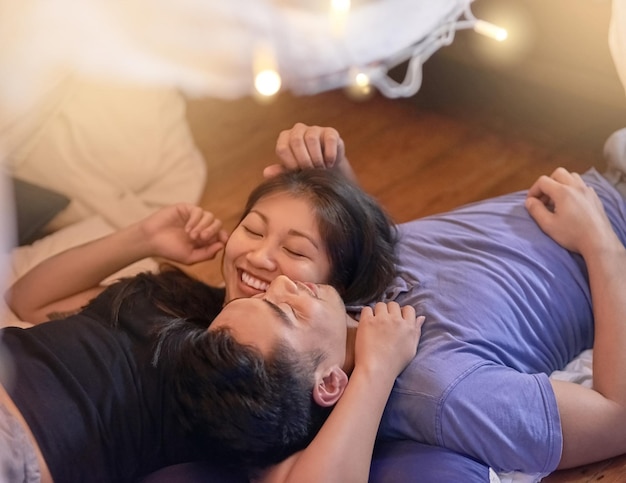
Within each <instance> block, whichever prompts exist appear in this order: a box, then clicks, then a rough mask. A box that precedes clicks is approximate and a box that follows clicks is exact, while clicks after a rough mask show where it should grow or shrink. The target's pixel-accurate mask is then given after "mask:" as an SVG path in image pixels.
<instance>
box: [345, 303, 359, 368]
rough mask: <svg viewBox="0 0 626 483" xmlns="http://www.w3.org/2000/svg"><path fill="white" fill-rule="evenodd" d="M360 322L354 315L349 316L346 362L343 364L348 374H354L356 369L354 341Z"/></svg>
mask: <svg viewBox="0 0 626 483" xmlns="http://www.w3.org/2000/svg"><path fill="white" fill-rule="evenodd" d="M358 325H359V324H358V322H357V321H356V320H355V319H353V318H352V317H350V316H348V332H347V337H346V362H345V363H344V365H343V370H344V371H345V373H346V374H348V376H349V375H350V374H352V371H353V370H354V343H355V341H356V329H357V327H358Z"/></svg>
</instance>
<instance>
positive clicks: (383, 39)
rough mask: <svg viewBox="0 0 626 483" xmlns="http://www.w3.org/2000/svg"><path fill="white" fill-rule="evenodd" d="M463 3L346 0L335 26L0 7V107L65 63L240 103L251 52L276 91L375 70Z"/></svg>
mask: <svg viewBox="0 0 626 483" xmlns="http://www.w3.org/2000/svg"><path fill="white" fill-rule="evenodd" d="M471 1H472V0H437V1H432V0H361V1H359V0H353V1H352V9H351V11H350V12H349V14H348V15H347V16H346V17H345V19H341V18H338V17H341V15H339V16H337V15H335V16H333V15H330V14H329V10H328V6H329V5H330V2H326V1H323V2H322V1H317V0H229V1H224V0H88V1H80V0H55V1H54V2H41V1H39V0H21V1H19V2H15V1H13V0H0V12H1V14H0V78H1V79H3V88H2V92H0V104H6V105H9V104H11V105H13V106H16V105H17V106H18V107H19V106H21V105H23V104H24V103H27V102H28V99H30V98H32V97H33V94H34V93H38V92H40V91H41V89H42V88H47V87H48V86H49V85H50V83H51V82H52V80H54V79H55V78H56V76H57V75H58V69H59V68H60V67H61V68H65V67H68V66H69V68H70V69H72V70H76V71H79V72H82V73H84V74H88V75H90V76H95V77H99V78H108V79H121V80H122V81H123V82H141V83H151V84H157V85H166V86H178V87H180V88H183V89H184V90H185V91H186V92H187V93H193V94H197V95H209V96H214V97H222V98H233V97H241V96H245V95H250V94H252V93H253V75H252V74H253V70H254V69H253V68H254V59H255V52H256V51H257V49H258V48H259V47H261V46H262V45H264V46H269V47H270V48H271V50H273V51H274V52H275V55H276V58H275V59H274V60H275V62H276V65H277V66H278V68H279V71H280V73H281V75H282V77H283V79H284V87H285V88H287V89H290V90H295V91H298V90H300V89H302V87H303V86H305V84H306V85H308V86H309V87H310V86H312V84H307V83H309V82H310V81H311V80H312V77H313V76H326V75H330V74H334V73H336V72H338V71H348V70H349V69H350V68H351V67H354V66H355V64H356V66H357V67H361V66H362V65H364V64H369V63H374V62H381V61H383V62H384V60H385V59H387V58H389V57H392V56H393V55H395V54H396V53H397V51H398V50H399V49H404V48H406V47H408V46H409V45H411V44H414V43H417V42H419V41H421V40H422V39H424V38H425V37H426V36H427V35H428V34H429V33H431V32H432V31H433V30H434V29H436V28H437V27H438V26H439V25H441V24H442V23H443V22H445V21H447V20H450V17H451V16H452V17H455V16H457V17H458V16H459V15H461V14H462V12H463V10H464V9H465V8H466V7H467V6H468V5H469V4H470V3H471ZM333 87H334V86H333ZM317 88H318V89H319V88H325V87H324V86H321V87H320V86H317Z"/></svg>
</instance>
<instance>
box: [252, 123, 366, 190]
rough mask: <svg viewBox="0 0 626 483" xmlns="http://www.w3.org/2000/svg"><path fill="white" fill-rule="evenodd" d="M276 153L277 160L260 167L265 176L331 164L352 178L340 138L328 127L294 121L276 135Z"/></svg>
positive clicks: (327, 166) (352, 174)
mask: <svg viewBox="0 0 626 483" xmlns="http://www.w3.org/2000/svg"><path fill="white" fill-rule="evenodd" d="M276 155H277V156H278V159H279V161H280V162H279V163H277V164H273V165H271V166H268V167H266V168H265V169H264V170H263V175H264V176H265V177H266V178H269V177H272V176H275V175H276V174H278V173H281V172H283V171H289V170H298V169H309V168H320V169H330V168H335V169H337V170H339V171H340V172H341V173H343V174H344V175H345V176H347V177H349V178H351V179H354V173H353V172H352V168H351V167H350V163H349V162H348V159H347V158H346V151H345V146H344V142H343V139H341V136H340V135H339V133H338V132H337V130H336V129H333V128H332V127H320V126H308V125H306V124H302V123H296V124H295V125H294V126H293V127H292V128H291V129H287V130H285V131H282V132H281V133H280V134H279V135H278V140H277V141H276Z"/></svg>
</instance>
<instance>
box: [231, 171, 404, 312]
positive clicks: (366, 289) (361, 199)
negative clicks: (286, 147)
mask: <svg viewBox="0 0 626 483" xmlns="http://www.w3.org/2000/svg"><path fill="white" fill-rule="evenodd" d="M274 193H287V194H290V195H292V196H294V197H297V198H305V199H307V200H309V201H310V202H311V204H312V206H313V207H314V209H315V213H316V217H317V221H318V224H319V230H320V236H321V238H322V240H323V242H324V243H325V246H326V250H327V253H328V255H329V258H330V263H331V277H330V280H329V282H328V283H329V284H330V285H332V286H333V287H335V289H337V291H338V292H339V294H340V295H341V297H342V298H343V300H344V302H345V303H346V304H347V305H356V304H360V303H368V302H373V301H375V300H378V299H380V297H381V295H382V294H383V293H384V291H385V289H386V288H387V287H388V286H389V284H390V283H391V281H392V280H393V278H394V276H395V270H396V251H395V245H396V240H397V233H396V228H395V225H394V224H393V222H392V221H391V219H390V217H389V216H388V215H387V214H386V213H385V211H384V210H383V209H382V207H381V206H380V205H379V203H378V202H377V201H376V200H375V199H374V198H372V197H371V196H369V195H368V194H367V193H365V192H364V191H363V190H362V189H361V188H359V187H358V186H357V185H356V184H354V183H353V182H351V181H350V180H348V179H347V178H345V177H344V176H342V175H340V174H339V173H338V172H336V171H335V170H323V169H307V170H302V171H288V172H285V173H282V174H279V175H277V176H275V177H273V178H270V179H268V180H266V181H265V182H263V183H261V184H260V185H259V186H257V187H256V188H255V189H254V190H253V191H252V193H250V196H249V197H248V201H247V203H246V206H245V209H244V212H243V215H242V217H241V220H243V219H244V218H245V217H246V215H247V214H248V213H249V212H250V210H251V209H252V208H253V207H254V205H255V204H256V203H258V202H259V201H260V200H261V199H263V198H265V197H266V196H269V195H271V194H274ZM241 220H240V221H241Z"/></svg>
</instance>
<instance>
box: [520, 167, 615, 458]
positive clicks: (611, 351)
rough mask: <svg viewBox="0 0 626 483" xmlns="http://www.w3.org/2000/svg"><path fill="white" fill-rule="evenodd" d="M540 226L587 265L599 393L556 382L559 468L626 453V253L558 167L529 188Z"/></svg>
mask: <svg viewBox="0 0 626 483" xmlns="http://www.w3.org/2000/svg"><path fill="white" fill-rule="evenodd" d="M527 208H528V210H529V212H530V214H531V215H532V216H533V218H534V219H535V220H536V221H537V223H538V224H539V226H540V227H541V228H542V229H543V230H544V231H545V232H546V233H547V234H548V235H550V236H551V237H552V238H553V239H554V240H555V241H556V242H558V243H559V244H560V245H562V246H563V247H565V248H567V249H568V250H571V251H573V252H577V253H579V254H580V255H582V257H583V258H584V260H585V263H586V265H587V269H588V273H589V285H590V289H591V298H592V303H593V315H594V322H595V330H594V335H595V340H594V345H593V349H594V350H593V389H587V388H584V387H582V386H579V385H577V384H571V383H567V382H559V381H553V383H552V384H553V387H554V391H555V394H556V399H557V404H558V407H559V413H560V416H561V424H562V428H563V454H562V457H561V463H560V467H562V468H566V467H572V466H578V465H581V464H585V463H589V462H593V461H599V460H602V459H605V458H608V457H611V456H615V455H618V454H622V453H625V452H626V249H625V248H624V245H622V243H621V241H620V240H619V238H618V237H617V235H616V234H615V232H614V231H613V228H612V226H611V224H610V222H609V220H608V218H607V216H606V214H605V212H604V208H603V206H602V203H601V201H600V200H599V198H598V196H597V195H596V193H595V191H594V190H593V188H590V187H588V186H587V185H585V183H584V181H583V180H582V179H581V178H580V176H578V175H577V174H572V173H569V172H567V171H566V170H564V169H562V168H559V169H557V170H556V171H555V172H554V173H553V174H552V176H551V177H547V176H544V177H541V178H540V179H539V180H538V181H537V182H536V183H535V184H534V185H533V187H532V188H531V189H530V191H529V197H528V199H527Z"/></svg>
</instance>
